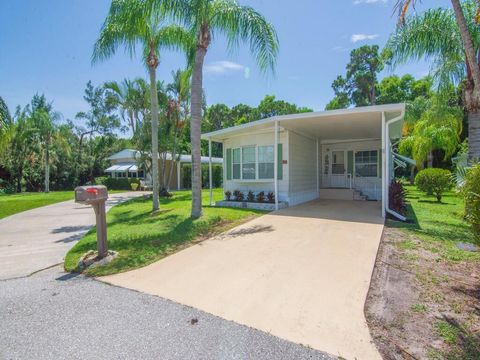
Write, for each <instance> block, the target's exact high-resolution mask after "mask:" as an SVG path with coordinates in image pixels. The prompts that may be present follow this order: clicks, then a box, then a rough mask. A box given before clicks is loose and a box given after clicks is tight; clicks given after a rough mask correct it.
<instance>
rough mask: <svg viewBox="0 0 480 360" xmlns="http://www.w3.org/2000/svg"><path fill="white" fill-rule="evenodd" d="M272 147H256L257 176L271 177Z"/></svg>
mask: <svg viewBox="0 0 480 360" xmlns="http://www.w3.org/2000/svg"><path fill="white" fill-rule="evenodd" d="M274 166H275V161H274V149H273V146H271V145H270V146H259V147H258V178H259V179H273V176H274Z"/></svg>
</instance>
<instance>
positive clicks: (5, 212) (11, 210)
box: [0, 190, 124, 219]
mask: <svg viewBox="0 0 480 360" xmlns="http://www.w3.org/2000/svg"><path fill="white" fill-rule="evenodd" d="M120 192H124V191H123V190H114V191H109V193H110V194H113V193H120ZM73 197H74V193H73V190H68V191H51V192H49V193H48V194H45V193H41V192H24V193H20V194H2V195H0V219H2V218H4V217H7V216H10V215H14V214H17V213H19V212H22V211H27V210H31V209H36V208H39V207H42V206H46V205H52V204H55V203H58V202H62V201H67V200H72V199H73Z"/></svg>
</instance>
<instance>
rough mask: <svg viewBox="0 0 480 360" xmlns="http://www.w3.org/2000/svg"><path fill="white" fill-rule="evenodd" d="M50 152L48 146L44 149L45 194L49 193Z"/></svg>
mask: <svg viewBox="0 0 480 360" xmlns="http://www.w3.org/2000/svg"><path fill="white" fill-rule="evenodd" d="M49 163H50V151H49V150H48V144H47V145H46V147H45V192H46V193H49V192H50V164H49Z"/></svg>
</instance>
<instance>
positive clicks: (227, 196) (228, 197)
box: [225, 190, 232, 201]
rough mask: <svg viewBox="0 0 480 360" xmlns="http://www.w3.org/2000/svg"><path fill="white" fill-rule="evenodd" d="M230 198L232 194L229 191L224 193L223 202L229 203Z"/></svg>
mask: <svg viewBox="0 0 480 360" xmlns="http://www.w3.org/2000/svg"><path fill="white" fill-rule="evenodd" d="M231 198H232V192H231V191H230V190H227V191H225V200H227V201H230V200H231Z"/></svg>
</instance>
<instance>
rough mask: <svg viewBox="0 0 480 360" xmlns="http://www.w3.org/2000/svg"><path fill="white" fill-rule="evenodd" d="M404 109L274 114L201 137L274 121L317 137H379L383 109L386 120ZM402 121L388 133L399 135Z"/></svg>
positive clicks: (220, 139)
mask: <svg viewBox="0 0 480 360" xmlns="http://www.w3.org/2000/svg"><path fill="white" fill-rule="evenodd" d="M404 111H405V104H403V103H402V104H389V105H376V106H365V107H358V108H350V109H340V110H329V111H319V112H310V113H301V114H291V115H283V116H273V117H270V118H266V119H262V120H258V121H253V122H250V123H247V124H242V125H238V126H233V127H230V128H226V129H221V130H217V131H213V132H210V133H206V134H202V139H205V140H208V139H211V140H212V141H218V142H223V140H225V139H227V138H229V137H231V136H234V135H242V134H248V133H250V132H251V131H261V130H267V129H272V128H273V124H274V123H275V121H278V123H279V126H281V127H282V128H284V129H287V130H292V131H296V132H299V133H303V134H307V135H308V136H311V137H316V138H320V139H329V140H330V139H335V140H346V139H368V138H381V128H382V126H381V123H382V113H385V115H386V116H385V117H386V120H389V119H391V118H394V117H397V116H400V115H402V114H403V113H404ZM401 123H402V122H400V123H397V124H395V125H396V126H395V127H394V128H392V129H391V131H393V132H394V134H392V133H391V134H390V136H393V137H395V136H396V137H400V136H401ZM397 133H398V134H397Z"/></svg>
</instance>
